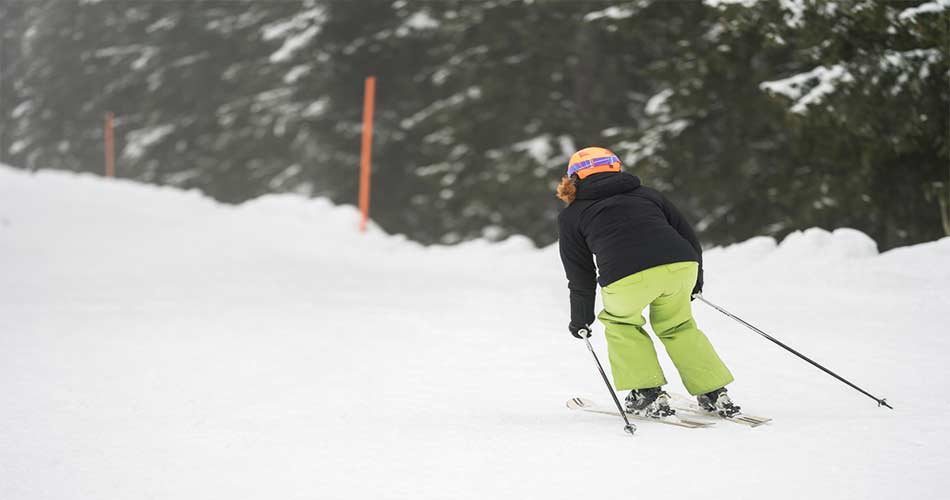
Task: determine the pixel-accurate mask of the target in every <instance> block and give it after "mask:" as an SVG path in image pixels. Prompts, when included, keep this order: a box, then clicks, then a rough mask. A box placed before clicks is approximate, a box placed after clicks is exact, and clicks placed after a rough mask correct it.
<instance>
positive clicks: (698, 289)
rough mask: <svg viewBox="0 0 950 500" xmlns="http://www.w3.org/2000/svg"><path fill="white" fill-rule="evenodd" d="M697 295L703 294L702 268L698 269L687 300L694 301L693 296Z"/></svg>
mask: <svg viewBox="0 0 950 500" xmlns="http://www.w3.org/2000/svg"><path fill="white" fill-rule="evenodd" d="M697 293H700V294H701V293H703V268H702V267H700V268H699V274H697V275H696V285H695V286H693V293H691V294H689V300H690V301H692V300H693V299H694V297H693V295H696V294H697Z"/></svg>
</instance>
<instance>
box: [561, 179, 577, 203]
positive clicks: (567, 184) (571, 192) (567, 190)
mask: <svg viewBox="0 0 950 500" xmlns="http://www.w3.org/2000/svg"><path fill="white" fill-rule="evenodd" d="M556 195H557V197H558V198H560V200H561V201H563V202H564V203H566V204H568V205H570V204H571V203H572V202H573V201H574V198H575V197H577V186H576V185H575V184H574V178H573V177H568V176H564V177H563V178H561V183H560V184H558V186H557V193H556Z"/></svg>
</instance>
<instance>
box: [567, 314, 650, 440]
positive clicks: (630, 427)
mask: <svg viewBox="0 0 950 500" xmlns="http://www.w3.org/2000/svg"><path fill="white" fill-rule="evenodd" d="M577 334H578V335H580V336H581V338H583V339H584V342H587V350H589V351H590V353H591V355H592V356H594V363H596V364H597V370H598V371H600V376H601V377H603V379H604V383H605V384H607V391H608V392H610V397H612V398H614V403H615V404H616V405H617V411H619V412H620V416H621V417H623V422H624V424H626V425H624V426H623V430H624V431H626V432H627V433H629V434H633V433H634V432H636V430H637V426H635V425H633V424H631V423H630V420H628V419H627V414H626V413H625V412H624V411H623V407H622V406H620V400H619V399H617V394H615V393H614V388H613V386H612V385H610V381H609V380H607V374H606V373H604V367H603V366H601V364H600V360H599V359H597V353H596V352H594V346H592V345H590V340H589V339H588V338H587V337H588V336H589V335H590V331H589V330H587V329H586V328H581V329H580V330H578V331H577Z"/></svg>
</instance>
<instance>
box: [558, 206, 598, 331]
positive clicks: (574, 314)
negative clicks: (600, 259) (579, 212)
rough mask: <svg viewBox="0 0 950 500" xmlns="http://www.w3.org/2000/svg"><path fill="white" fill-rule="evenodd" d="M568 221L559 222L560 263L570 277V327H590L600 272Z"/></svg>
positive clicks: (580, 236) (585, 245) (584, 244)
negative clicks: (571, 324)
mask: <svg viewBox="0 0 950 500" xmlns="http://www.w3.org/2000/svg"><path fill="white" fill-rule="evenodd" d="M574 226H575V224H572V223H571V220H570V218H569V217H564V216H563V212H562V216H561V217H559V218H558V229H559V233H560V234H559V239H558V247H559V249H560V252H561V263H562V264H564V272H565V273H566V274H567V287H568V288H569V289H570V291H571V293H570V298H571V323H573V324H575V325H577V326H580V325H588V326H589V325H591V324H592V323H593V322H594V297H595V296H596V293H597V268H596V267H595V266H594V255H593V254H592V253H591V251H590V249H588V248H587V242H585V241H584V237H583V236H582V235H581V234H580V231H578V230H577V228H576V227H574Z"/></svg>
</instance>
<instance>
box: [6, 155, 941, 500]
mask: <svg viewBox="0 0 950 500" xmlns="http://www.w3.org/2000/svg"><path fill="white" fill-rule="evenodd" d="M357 220H358V214H357V212H356V210H355V209H353V208H350V207H336V206H333V205H331V204H330V203H328V202H326V201H323V200H305V199H303V198H298V197H294V196H267V197H264V198H261V199H258V200H254V201H251V202H248V203H246V204H244V205H241V206H237V207H232V206H224V205H219V204H216V203H214V202H212V201H210V200H208V199H206V198H204V197H202V196H200V195H199V194H197V193H195V192H183V191H179V190H174V189H170V188H160V187H155V186H145V185H139V184H134V183H131V182H127V181H108V180H103V179H101V178H98V177H95V176H90V175H75V174H68V173H57V172H51V171H43V172H39V173H36V174H30V173H27V172H24V171H20V170H13V169H10V168H6V167H0V499H4V500H39V499H70V500H77V499H120V498H121V499H137V498H143V499H144V498H179V499H181V498H189V499H191V498H194V499H212V498H227V499H273V498H280V499H297V498H300V499H304V498H306V499H312V498H321V499H334V498H407V499H408V498H411V499H420V498H545V499H561V498H563V499H568V498H570V499H577V498H656V497H659V495H663V496H675V497H678V498H689V497H691V496H693V495H703V496H704V497H706V498H726V497H728V498H733V499H744V498H749V499H752V498H755V499H763V498H769V499H785V498H787V499H793V498H795V499H797V498H828V499H842V498H855V499H878V498H879V499H891V498H898V497H906V496H915V497H918V498H939V497H941V496H942V495H943V494H944V492H945V491H946V490H947V488H948V487H950V479H948V478H947V475H946V473H945V471H946V470H947V467H948V466H950V452H948V451H947V447H946V443H947V442H950V424H948V420H947V419H946V415H947V413H948V411H947V410H948V403H947V401H948V398H947V397H946V396H945V395H946V394H947V393H948V392H950V384H948V382H947V376H946V368H945V366H946V363H947V358H948V356H950V338H948V335H947V333H948V331H947V324H948V323H950V321H948V320H950V299H948V292H950V238H945V239H943V240H940V241H937V242H932V243H927V244H922V245H916V246H913V247H907V248H901V249H897V250H893V251H890V252H887V253H884V254H881V255H877V253H876V251H875V250H874V246H873V242H870V240H869V239H868V238H867V237H866V236H864V235H863V234H861V233H858V232H856V231H850V230H839V231H836V232H834V233H828V232H826V231H822V230H819V229H813V230H809V231H806V232H803V233H796V234H793V235H792V236H791V237H789V238H788V239H786V240H785V241H784V242H783V243H782V244H780V245H776V244H775V242H774V241H773V240H771V239H769V238H755V239H752V240H749V241H747V242H745V243H741V244H738V245H733V246H731V247H727V248H718V249H711V250H709V251H708V252H707V254H706V283H707V285H706V296H707V298H708V299H710V300H712V301H713V302H716V303H718V304H720V305H722V306H724V307H725V308H726V309H729V310H730V311H731V312H733V313H735V314H737V315H739V316H741V317H743V318H744V319H746V320H747V321H749V322H751V323H753V324H755V325H757V326H759V327H761V328H762V329H764V330H765V331H767V332H769V333H770V334H772V335H774V336H775V337H777V338H779V339H781V340H783V341H784V342H786V343H788V344H789V345H791V346H792V347H795V348H797V349H799V350H801V351H803V352H804V353H805V354H807V355H809V356H811V357H812V358H813V359H815V360H817V361H818V362H821V363H824V364H826V366H828V367H830V368H831V369H833V370H835V371H837V372H838V373H840V374H841V375H842V376H844V377H845V378H849V379H851V380H852V381H854V382H855V383H857V384H858V385H860V386H862V387H864V388H866V389H868V390H869V391H870V392H872V393H873V394H876V395H879V396H882V397H888V400H889V401H890V402H891V404H893V405H894V407H895V408H896V410H894V411H890V410H886V409H879V408H877V407H876V406H875V404H874V403H873V402H872V401H871V400H869V399H867V398H866V397H864V396H862V395H860V394H858V393H856V392H854V391H852V390H851V389H849V388H847V387H845V386H844V385H842V384H840V383H838V382H837V381H835V380H833V379H831V378H830V377H828V376H827V375H825V374H823V373H821V372H819V371H818V370H816V369H815V368H813V367H811V366H809V365H807V364H805V363H804V362H802V361H800V360H798V359H796V358H793V357H792V356H791V355H789V354H787V353H785V352H784V351H782V350H780V349H779V348H778V347H777V346H774V345H773V344H771V343H769V342H767V341H765V340H764V339H762V338H760V337H758V336H757V335H755V334H754V333H752V332H750V331H748V330H746V329H744V328H743V327H741V326H740V325H738V324H736V323H734V322H732V321H731V320H729V319H728V318H725V317H723V316H721V315H719V313H717V312H716V311H714V310H711V309H709V308H708V307H705V306H703V305H701V304H696V305H695V306H694V309H695V311H696V316H697V320H698V321H699V324H700V326H701V327H702V328H703V329H704V330H705V331H706V333H707V334H708V335H709V337H710V338H711V339H712V341H713V343H714V345H716V347H717V349H718V350H719V352H720V354H721V355H722V357H723V358H724V359H725V360H726V362H727V363H728V364H729V365H730V367H731V368H732V370H733V372H734V373H735V375H736V378H737V381H736V383H735V384H734V385H733V386H731V394H732V395H733V396H734V399H735V400H736V401H737V402H738V403H740V404H741V405H742V406H743V407H744V408H746V409H747V410H748V411H749V412H750V413H754V414H761V415H767V416H771V417H773V418H774V419H775V421H774V422H773V423H772V424H770V425H768V426H764V427H759V428H756V429H750V428H746V427H743V426H738V425H734V424H730V423H728V422H720V423H717V425H716V426H715V427H714V428H711V429H695V430H694V429H680V428H675V427H670V426H664V425H660V424H651V423H649V422H638V423H637V425H638V427H639V431H638V433H637V435H636V436H635V437H632V438H631V437H629V436H627V435H625V434H624V432H623V430H622V423H621V421H620V419H619V418H611V417H608V416H601V415H588V414H578V413H575V412H571V411H569V410H567V409H566V408H565V407H564V403H565V401H566V400H567V399H568V398H569V397H571V396H584V397H588V398H591V399H594V400H596V401H598V402H600V403H601V404H609V403H610V401H609V396H608V395H607V394H606V393H605V388H604V386H603V382H602V381H601V380H600V378H599V376H598V375H597V373H596V371H595V368H594V367H593V366H592V361H591V359H590V355H589V353H588V352H587V350H586V347H584V344H583V343H582V342H579V341H576V340H574V339H572V338H571V337H570V335H569V334H568V333H567V330H566V323H567V320H568V317H567V314H568V302H567V288H566V282H565V280H564V278H563V275H562V270H561V266H560V262H559V260H558V256H557V249H556V247H548V248H545V249H542V250H536V249H534V248H533V247H532V246H531V245H530V244H529V243H528V242H527V241H526V240H524V239H521V238H513V239H510V240H508V241H507V242H504V243H500V244H489V243H485V242H472V243H467V244H463V245H459V246H456V247H430V248H424V247H422V246H420V245H418V244H415V243H412V242H409V241H407V240H405V238H402V237H393V236H387V235H385V234H383V233H382V232H381V231H380V230H379V229H378V228H376V227H371V228H370V231H369V232H368V233H367V234H365V235H360V234H359V233H357V232H356V227H357ZM595 330H596V333H595V336H594V338H593V339H592V340H594V345H595V348H596V349H597V350H598V353H599V355H600V356H601V358H602V359H604V360H606V357H607V356H606V350H605V345H604V341H603V334H602V328H601V327H600V326H599V325H598V326H596V327H595ZM660 351H661V359H662V362H663V366H664V368H665V370H666V372H667V377H668V378H669V380H670V385H669V387H670V389H671V390H674V391H677V392H685V391H684V389H683V388H682V385H681V384H680V382H679V379H678V377H677V375H676V372H675V370H673V367H672V365H671V364H670V363H669V360H668V359H667V358H666V355H665V353H663V352H662V349H660Z"/></svg>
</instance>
